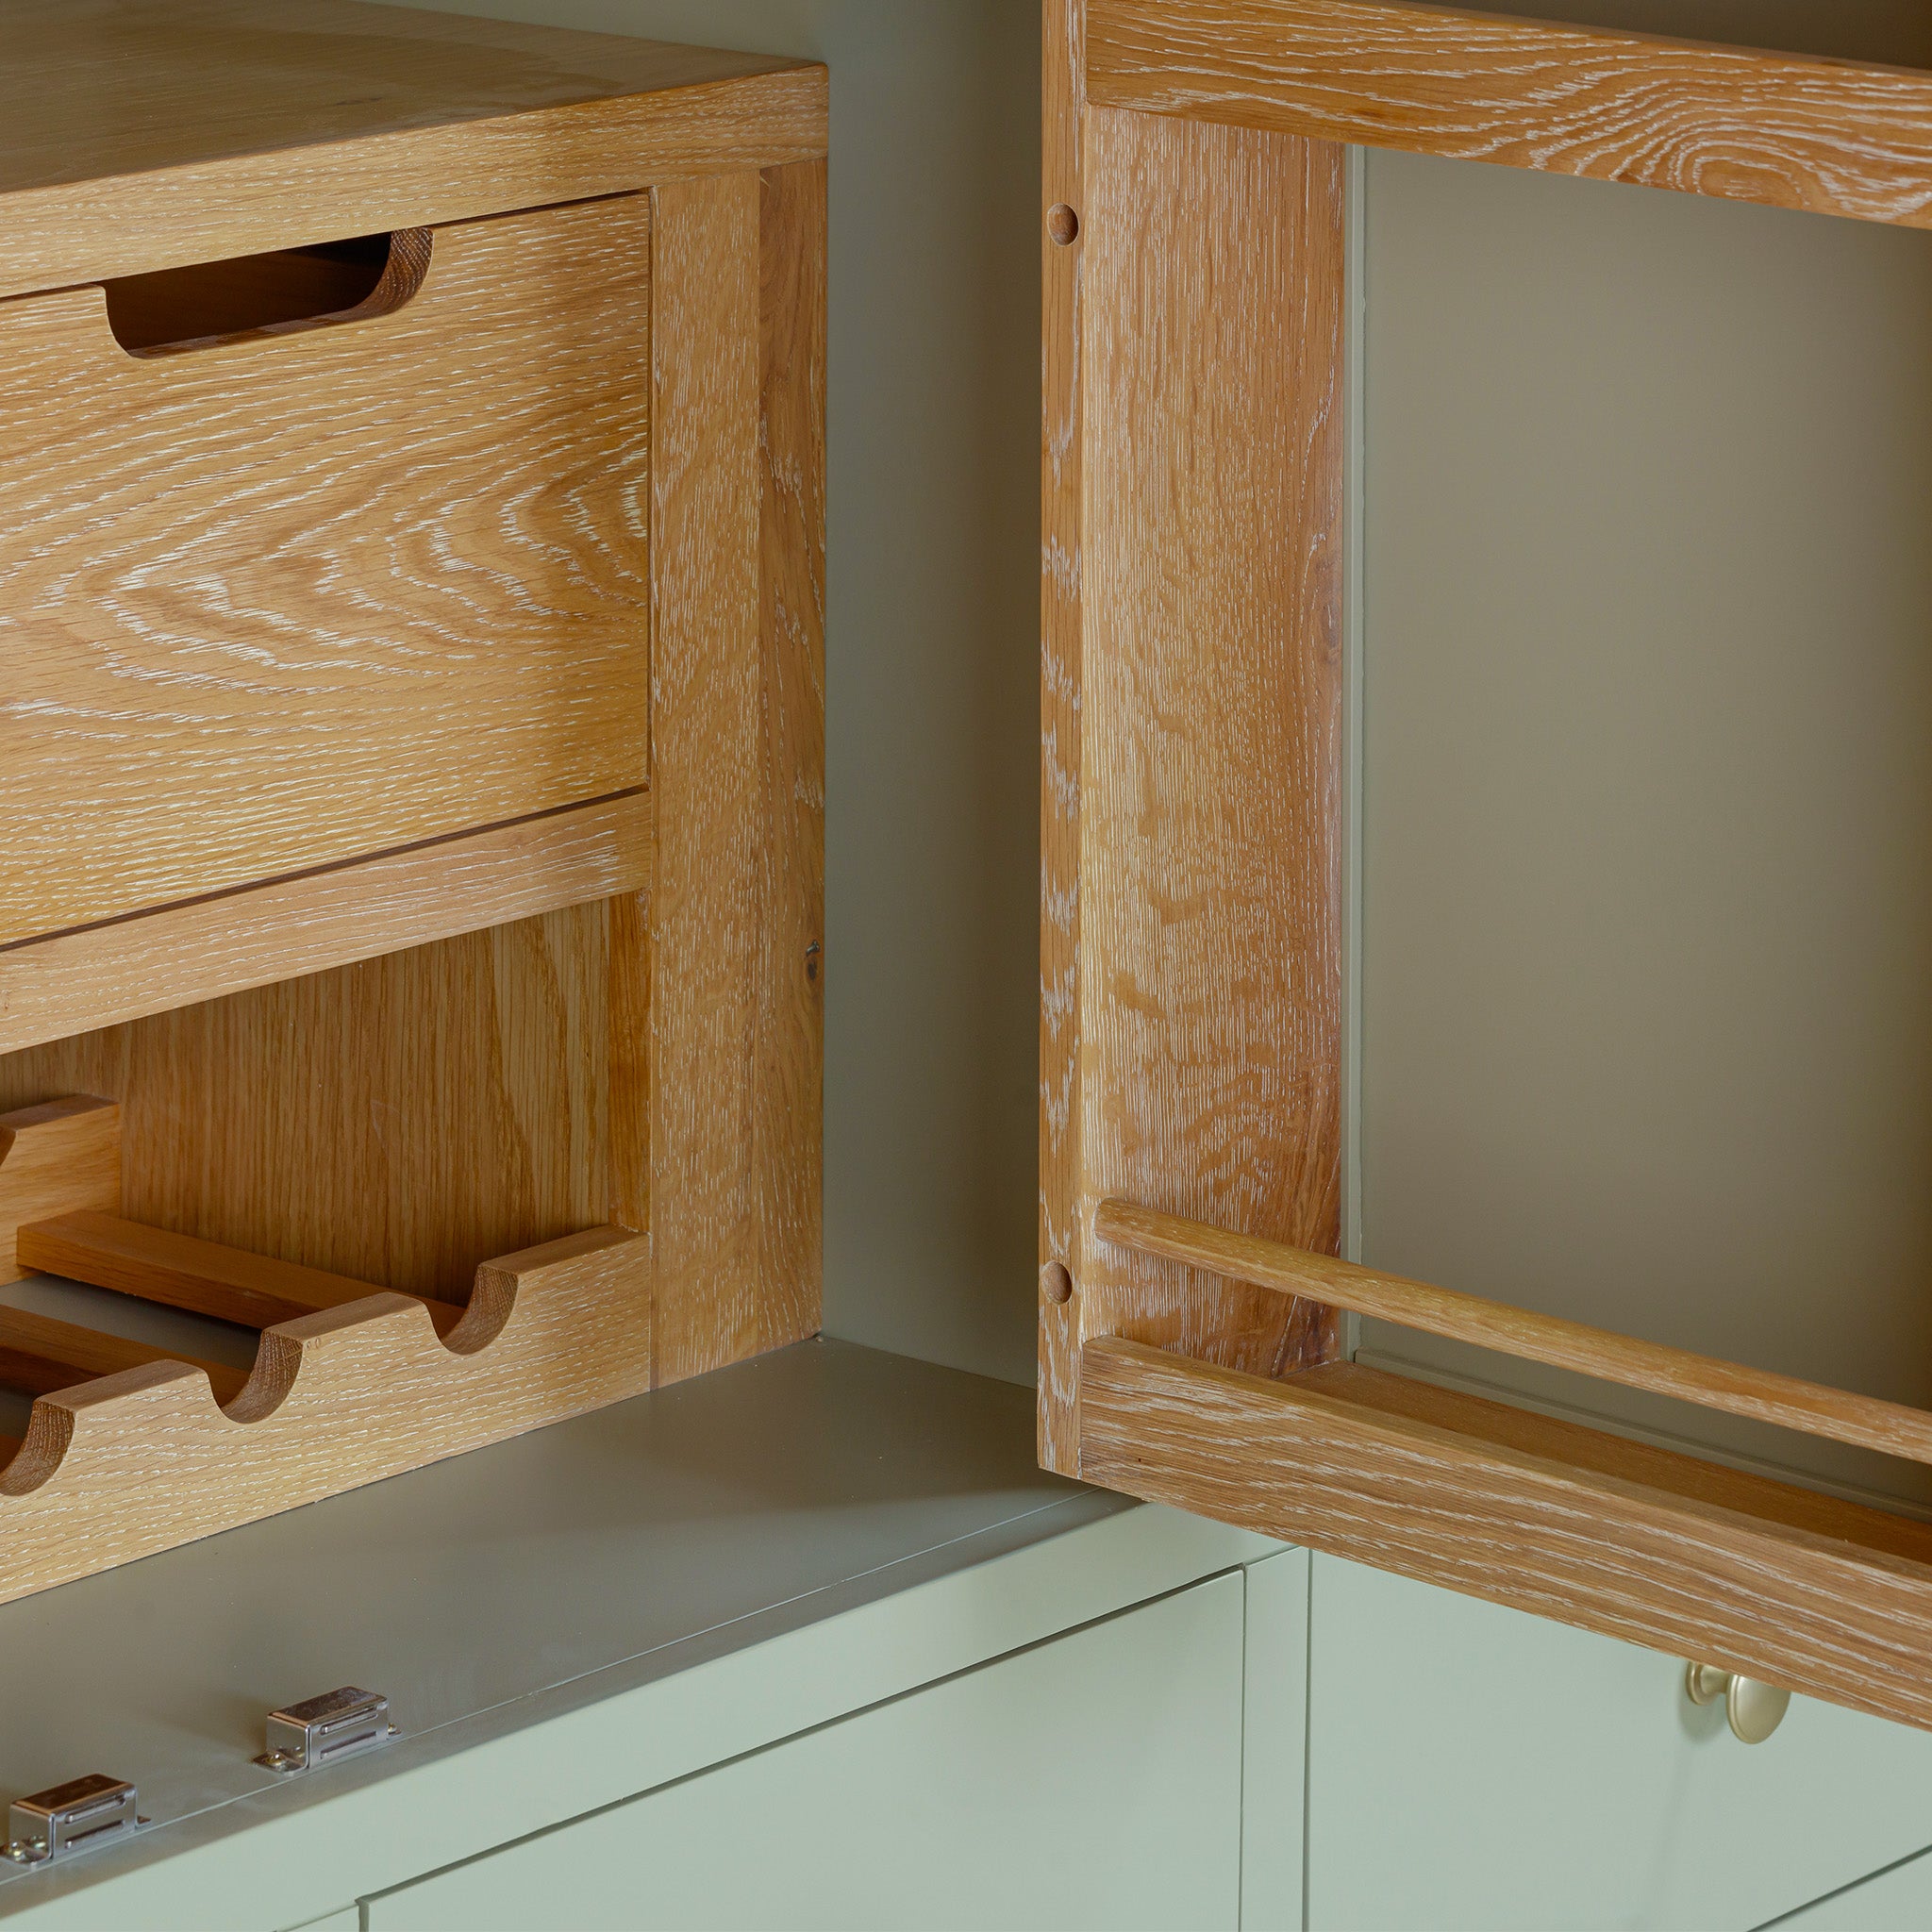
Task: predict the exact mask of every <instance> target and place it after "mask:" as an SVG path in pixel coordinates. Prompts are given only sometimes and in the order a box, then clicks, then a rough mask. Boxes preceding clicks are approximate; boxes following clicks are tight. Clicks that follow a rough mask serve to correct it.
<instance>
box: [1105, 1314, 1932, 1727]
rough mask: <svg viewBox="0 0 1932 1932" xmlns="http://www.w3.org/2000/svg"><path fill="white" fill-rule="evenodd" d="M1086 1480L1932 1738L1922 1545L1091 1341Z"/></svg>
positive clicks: (1621, 1450)
mask: <svg viewBox="0 0 1932 1932" xmlns="http://www.w3.org/2000/svg"><path fill="white" fill-rule="evenodd" d="M1083 1357H1084V1358H1083V1361H1082V1364H1081V1404H1082V1407H1081V1435H1082V1444H1083V1448H1082V1455H1083V1460H1084V1464H1085V1467H1086V1468H1087V1470H1088V1472H1089V1474H1090V1475H1091V1477H1092V1479H1093V1480H1095V1481H1097V1482H1101V1483H1104V1484H1106V1485H1108V1487H1109V1488H1113V1489H1120V1490H1124V1491H1128V1492H1129V1493H1131V1494H1134V1495H1139V1496H1143V1497H1146V1498H1148V1499H1149V1500H1151V1501H1155V1502H1163V1503H1170V1504H1174V1505H1175V1506H1177V1507H1181V1508H1185V1509H1193V1510H1197V1511H1199V1512H1200V1513H1202V1514H1205V1515H1210V1516H1214V1517H1218V1518H1220V1519H1221V1520H1222V1521H1224V1522H1228V1523H1234V1524H1241V1525H1242V1526H1244V1527H1247V1528H1251V1529H1257V1530H1261V1531H1263V1532H1265V1533H1266V1534H1268V1535H1271V1536H1279V1537H1283V1538H1286V1539H1289V1540H1290V1541H1295V1542H1300V1543H1306V1544H1307V1545H1309V1546H1310V1547H1312V1548H1315V1549H1318V1550H1325V1551H1328V1552H1330V1553H1331V1554H1334V1555H1337V1556H1342V1557H1350V1558H1351V1559H1353V1560H1356V1561H1358V1562H1365V1563H1372V1564H1374V1565H1376V1566H1377V1567H1378V1568H1381V1569H1385V1570H1395V1571H1399V1572H1401V1573H1402V1574H1406V1575H1410V1576H1417V1577H1420V1578H1422V1579H1423V1580H1424V1581H1425V1582H1430V1583H1437V1584H1441V1585H1443V1586H1444V1587H1446V1588H1448V1589H1451V1590H1460V1591H1465V1592H1466V1593H1468V1594H1470V1595H1473V1596H1480V1597H1486V1598H1488V1599H1490V1600H1491V1602H1495V1603H1503V1604H1508V1605H1511V1606H1512V1607H1516V1608H1519V1609H1527V1610H1534V1611H1537V1612H1539V1613H1541V1614H1542V1615H1544V1616H1551V1617H1555V1618H1557V1620H1558V1621H1559V1622H1563V1623H1570V1624H1579V1625H1581V1626H1582V1627H1583V1628H1585V1629H1591V1630H1601V1631H1604V1632H1606V1633H1607V1634H1608V1635H1610V1636H1613V1637H1620V1638H1623V1639H1624V1640H1626V1641H1631V1642H1636V1643H1643V1644H1648V1645H1650V1646H1651V1647H1652V1648H1654V1649H1658V1650H1666V1651H1672V1652H1674V1653H1675V1654H1677V1655H1679V1656H1691V1657H1698V1658H1700V1659H1708V1660H1711V1661H1715V1662H1721V1663H1723V1664H1724V1666H1725V1667H1726V1668H1728V1669H1731V1670H1738V1671H1743V1672H1745V1673H1747V1674H1750V1675H1752V1676H1756V1677H1760V1678H1763V1679H1766V1680H1768V1681H1769V1682H1772V1683H1774V1684H1781V1685H1784V1686H1786V1687H1787V1688H1789V1689H1790V1690H1793V1691H1801V1692H1803V1693H1805V1694H1807V1695H1810V1696H1818V1697H1825V1698H1829V1699H1832V1700H1833V1701H1834V1702H1837V1703H1840V1704H1845V1705H1850V1706H1851V1707H1854V1708H1856V1709H1861V1710H1869V1711H1873V1712H1875V1713H1876V1714H1878V1715H1880V1716H1885V1717H1891V1718H1898V1719H1903V1720H1905V1721H1906V1722H1907V1723H1912V1724H1920V1725H1922V1726H1925V1727H1928V1728H1932V1528H1928V1527H1927V1526H1926V1525H1925V1524H1918V1523H1911V1522H1907V1521H1904V1520H1902V1519H1899V1518H1894V1517H1890V1516H1888V1515H1885V1514H1884V1513H1882V1512H1881V1511H1877V1510H1873V1509H1867V1508H1863V1507H1859V1506H1857V1505H1856V1504H1851V1503H1842V1502H1839V1501H1837V1500H1835V1499H1833V1498H1830V1497H1825V1496H1820V1495H1816V1494H1814V1493H1812V1492H1811V1491H1804V1490H1797V1489H1792V1488H1790V1487H1788V1486H1787V1485H1785V1484H1782V1483H1776V1482H1773V1481H1770V1480H1769V1479H1767V1478H1765V1477H1761V1476H1753V1475H1747V1474H1740V1473H1737V1472H1734V1471H1730V1470H1724V1469H1718V1468H1715V1467H1713V1466H1712V1465H1710V1464H1707V1463H1703V1462H1699V1461H1697V1460H1695V1459H1694V1458H1691V1457H1683V1456H1677V1455H1675V1454H1674V1453H1672V1452H1670V1451H1668V1450H1663V1449H1656V1448H1652V1447H1650V1446H1649V1445H1648V1444H1644V1443H1640V1442H1631V1441H1624V1440H1623V1439H1621V1438H1618V1437H1613V1436H1606V1435H1602V1434H1599V1433H1598V1432H1597V1431H1595V1430H1591V1429H1585V1428H1579V1427H1578V1426H1576V1425H1575V1424H1571V1423H1563V1422H1556V1421H1551V1420H1549V1419H1547V1418H1545V1417H1542V1416H1537V1415H1531V1414H1527V1413H1525V1412H1524V1411H1523V1410H1520V1409H1513V1408H1510V1407H1507V1406H1505V1405H1503V1404H1500V1403H1492V1402H1486V1401H1483V1400H1481V1399H1480V1398H1477V1397H1474V1396H1469V1395H1462V1394H1457V1393H1454V1392H1451V1391H1446V1390H1441V1389H1435V1388H1431V1387H1429V1386H1428V1385H1426V1384H1423V1383H1417V1382H1410V1381H1407V1379H1405V1378H1404V1377H1401V1376H1396V1375H1387V1374H1381V1373H1379V1372H1378V1371H1375V1370H1373V1369H1364V1368H1358V1367H1356V1366H1355V1365H1353V1364H1348V1363H1333V1364H1329V1365H1328V1366H1325V1367H1322V1368H1317V1369H1313V1370H1309V1371H1307V1372H1306V1373H1304V1374H1297V1375H1293V1376H1291V1377H1289V1378H1288V1379H1287V1380H1285V1381H1275V1382H1270V1381H1266V1380H1263V1379H1262V1378H1260V1377H1257V1376H1250V1375H1243V1374H1236V1373H1232V1372H1229V1371H1226V1370H1223V1369H1219V1368H1216V1367H1214V1366H1213V1365H1212V1364H1209V1363H1206V1362H1191V1361H1187V1360H1185V1359H1183V1358H1181V1357H1176V1356H1172V1355H1167V1354H1164V1353H1162V1352H1161V1351H1159V1350H1157V1349H1152V1348H1148V1347H1146V1346H1144V1345H1142V1344H1139V1343H1135V1342H1130V1341H1097V1342H1091V1343H1089V1344H1088V1346H1087V1348H1086V1349H1085V1350H1084V1352H1083Z"/></svg>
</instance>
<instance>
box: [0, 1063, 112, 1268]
mask: <svg viewBox="0 0 1932 1932" xmlns="http://www.w3.org/2000/svg"><path fill="white" fill-rule="evenodd" d="M121 1186H122V1158H121V1109H120V1108H118V1107H117V1106H115V1105H114V1103H113V1102H112V1101H111V1100H101V1099H96V1098H92V1097H90V1096H89V1095H86V1094H61V1095H59V1096H58V1097H56V1098H52V1099H46V1100H41V1101H36V1102H35V1103H33V1104H31V1105H29V1106H25V1107H15V1108H12V1109H11V1110H10V1111H9V1112H7V1113H0V1281H18V1280H19V1279H20V1278H21V1276H22V1275H23V1274H26V1273H27V1272H28V1271H27V1270H26V1269H25V1267H23V1266H22V1264H21V1261H20V1258H19V1256H18V1254H17V1253H16V1238H17V1236H18V1234H19V1231H20V1226H21V1224H22V1223H23V1222H26V1221H40V1220H42V1219H43V1218H44V1217H45V1216H47V1215H49V1214H65V1213H68V1212H69V1211H71V1210H73V1209H75V1208H106V1209H107V1210H108V1212H109V1213H115V1212H118V1211H119V1209H120V1207H121Z"/></svg>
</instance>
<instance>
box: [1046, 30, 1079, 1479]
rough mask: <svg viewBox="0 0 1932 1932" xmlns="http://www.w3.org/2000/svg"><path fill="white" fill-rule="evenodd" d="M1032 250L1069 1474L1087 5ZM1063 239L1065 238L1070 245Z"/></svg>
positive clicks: (1055, 1428) (1051, 1090)
mask: <svg viewBox="0 0 1932 1932" xmlns="http://www.w3.org/2000/svg"><path fill="white" fill-rule="evenodd" d="M1041 18H1042V22H1043V27H1044V34H1045V39H1044V43H1043V45H1042V48H1041V55H1042V60H1041V69H1042V81H1043V88H1042V96H1043V102H1044V110H1045V123H1044V126H1043V129H1042V137H1043V139H1042V155H1041V209H1040V248H1041V295H1042V309H1043V312H1042V316H1041V326H1042V329H1043V331H1044V343H1043V346H1044V356H1043V358H1042V364H1041V377H1042V389H1041V424H1040V514H1041V534H1040V554H1041V577H1040V1281H1041V1290H1040V1428H1039V1436H1040V1460H1041V1464H1042V1465H1043V1466H1044V1467H1045V1468H1048V1469H1057V1470H1058V1471H1059V1472H1060V1473H1061V1474H1064V1475H1074V1474H1077V1473H1078V1466H1079V1424H1078V1418H1077V1416H1076V1414H1075V1412H1074V1400H1075V1396H1076V1394H1077V1381H1076V1378H1077V1375H1078V1372H1079V1355H1080V1311H1079V1306H1078V1300H1077V1288H1076V1287H1075V1290H1074V1298H1072V1299H1063V1298H1062V1297H1065V1296H1067V1294H1068V1291H1069V1287H1070V1284H1073V1283H1074V1270H1075V1268H1076V1267H1077V1265H1078V1261H1079V1246H1080V1230H1079V1197H1080V1105H1079V1103H1080V1094H1079V1078H1080V1015H1079V990H1078V978H1079V968H1080V434H1081V430H1080V374H1081V371H1080V274H1081V270H1080V263H1081V257H1082V255H1083V253H1084V250H1085V242H1084V240H1083V238H1082V236H1081V234H1080V232H1079V224H1080V223H1081V221H1082V220H1083V219H1084V212H1085V209H1086V205H1087V204H1086V197H1085V195H1084V193H1083V192H1082V189H1081V134H1080V123H1081V116H1082V112H1083V94H1084V75H1085V67H1086V51H1085V38H1086V26H1087V8H1086V0H1045V4H1044V6H1043V7H1042V8H1041ZM1070 230H1071V232H1070Z"/></svg>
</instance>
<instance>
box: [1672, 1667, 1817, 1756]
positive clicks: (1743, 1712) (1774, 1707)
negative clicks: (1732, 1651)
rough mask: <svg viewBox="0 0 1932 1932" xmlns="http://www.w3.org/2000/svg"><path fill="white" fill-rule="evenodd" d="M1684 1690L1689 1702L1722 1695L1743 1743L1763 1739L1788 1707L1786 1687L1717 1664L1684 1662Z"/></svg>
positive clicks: (1735, 1732) (1780, 1721)
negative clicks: (1728, 1669)
mask: <svg viewBox="0 0 1932 1932" xmlns="http://www.w3.org/2000/svg"><path fill="white" fill-rule="evenodd" d="M1684 1691H1685V1694H1686V1695H1687V1696H1688V1697H1689V1698H1690V1700H1691V1703H1692V1704H1715V1703H1716V1702H1717V1700H1718V1699H1719V1698H1720V1697H1722V1698H1723V1699H1724V1716H1725V1717H1726V1718H1728V1719H1729V1720H1730V1725H1731V1731H1732V1733H1733V1735H1734V1736H1735V1737H1737V1739H1738V1740H1740V1742H1741V1743H1745V1744H1761V1743H1763V1742H1764V1740H1765V1739H1767V1738H1768V1737H1770V1736H1771V1734H1772V1732H1774V1730H1776V1729H1777V1727H1778V1725H1780V1724H1783V1723H1784V1721H1785V1712H1786V1711H1788V1710H1789V1709H1790V1707H1791V1693H1790V1691H1780V1690H1779V1689H1778V1688H1777V1686H1776V1685H1775V1684H1764V1683H1760V1682H1759V1681H1758V1680H1757V1678H1756V1677H1744V1676H1740V1675H1739V1674H1738V1673H1737V1672H1736V1671H1726V1670H1724V1669H1721V1668H1720V1667H1719V1666H1718V1665H1716V1664H1688V1665H1686V1666H1685V1670H1684Z"/></svg>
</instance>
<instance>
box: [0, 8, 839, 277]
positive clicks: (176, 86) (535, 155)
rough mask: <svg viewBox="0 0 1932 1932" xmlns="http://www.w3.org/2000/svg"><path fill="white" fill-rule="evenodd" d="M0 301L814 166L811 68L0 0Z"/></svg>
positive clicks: (433, 19)
mask: <svg viewBox="0 0 1932 1932" xmlns="http://www.w3.org/2000/svg"><path fill="white" fill-rule="evenodd" d="M7 57H8V58H7V61H6V63H5V66H4V68H0V294H15V293H20V292H23V291H28V290H33V289H50V288H59V287H64V286H66V285H69V284H72V283H76V282H85V281H95V280H99V279H102V278H104V277H107V276H114V275H137V274H142V273H146V272H148V271H152V270H157V269H164V268H171V267H175V266H179V265H181V264H184V263H189V262H197V261H212V260H216V259H218V258H224V257H233V256H242V255H253V254H258V253H261V252H264V251H267V250H270V249H280V248H292V247H300V246H305V245H308V244H310V243H314V242H331V241H335V240H338V239H340V238H342V237H345V236H352V235H360V234H367V233H370V232H373V231H380V230H387V229H391V228H401V227H419V226H428V225H436V224H440V223H449V222H460V221H469V220H472V219H474V218H475V217H477V216H480V215H491V214H499V213H503V212H506V211H508V210H509V209H513V208H534V207H538V206H543V205H550V204H556V203H559V202H566V201H575V200H583V199H586V198H589V197H591V196H595V195H607V194H617V193H624V192H631V191H635V190H638V189H642V188H645V187H648V186H650V185H651V184H652V183H654V182H657V181H659V180H663V179H667V178H669V177H671V176H674V175H688V174H693V173H703V172H708V171H710V170H716V169H724V168H753V169H756V168H761V167H767V166H772V165H775V164H778V163H781V162H786V161H796V160H807V159H812V158H818V157H821V156H823V155H824V152H825V135H826V100H827V89H826V78H825V72H824V68H823V67H819V66H815V65H810V64H808V63H804V62H798V61H791V60H780V59H774V58H770V57H768V56H763V55H756V54H727V53H719V52H714V51H709V50H706V49H703V48H691V47H673V46H666V45H663V44H661V43H658V42H651V41H640V40H633V39H630V38H628V37H627V36H619V35H606V34H587V33H573V32H564V31H560V30H558V29H556V28H546V27H540V26H525V25H516V24H512V23H508V22H501V21H483V20H469V19H464V18H461V17H458V16H455V15H448V14H434V13H423V12H417V11H415V10H413V9H410V8H394V7H387V6H375V5H365V4H360V0H8V7H7Z"/></svg>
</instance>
